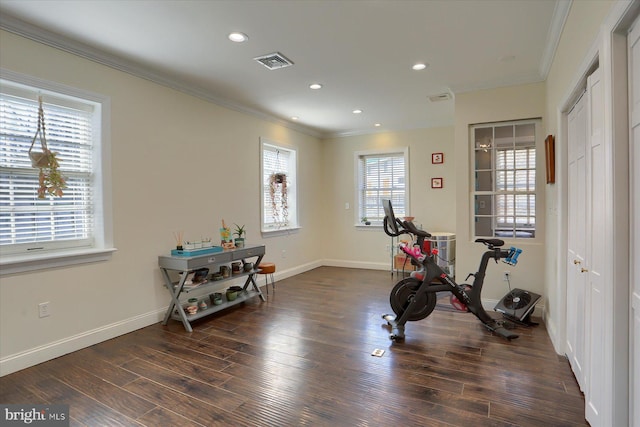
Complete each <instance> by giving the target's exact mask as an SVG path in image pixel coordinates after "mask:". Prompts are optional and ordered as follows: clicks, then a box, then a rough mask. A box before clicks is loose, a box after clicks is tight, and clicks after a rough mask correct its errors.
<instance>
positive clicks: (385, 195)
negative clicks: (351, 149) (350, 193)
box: [356, 148, 409, 225]
mask: <svg viewBox="0 0 640 427" xmlns="http://www.w3.org/2000/svg"><path fill="white" fill-rule="evenodd" d="M408 164H409V149H408V148H405V149H400V150H395V151H387V152H380V151H376V152H357V153H356V170H357V204H358V209H357V215H358V218H357V219H356V221H357V222H356V223H362V222H363V220H364V219H365V218H366V220H367V221H368V222H371V224H373V225H382V220H383V219H384V211H383V209H382V202H381V199H389V200H391V203H392V205H393V210H394V213H395V214H396V216H398V217H400V218H402V217H403V216H405V215H407V212H409V167H408Z"/></svg>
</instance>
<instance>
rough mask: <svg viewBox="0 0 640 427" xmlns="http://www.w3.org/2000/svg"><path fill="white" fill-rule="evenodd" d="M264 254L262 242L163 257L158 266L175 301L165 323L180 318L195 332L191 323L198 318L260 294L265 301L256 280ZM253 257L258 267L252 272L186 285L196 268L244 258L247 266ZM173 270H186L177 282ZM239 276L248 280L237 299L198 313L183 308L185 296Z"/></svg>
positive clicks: (187, 328) (228, 262)
mask: <svg viewBox="0 0 640 427" xmlns="http://www.w3.org/2000/svg"><path fill="white" fill-rule="evenodd" d="M264 254H265V246H264V245H259V246H246V247H244V248H242V249H232V250H225V251H222V252H216V253H209V254H204V255H196V256H173V255H172V256H159V257H158V265H159V266H160V270H161V271H162V277H163V278H164V281H165V286H166V288H167V289H168V290H169V293H170V294H171V302H170V303H169V308H168V309H167V313H166V314H165V315H164V320H163V321H162V324H163V325H166V324H167V322H168V321H169V319H174V320H179V321H181V322H182V324H183V325H184V328H185V329H186V330H187V331H188V332H192V331H193V329H192V328H191V322H193V321H194V320H196V319H200V318H201V317H204V316H207V315H209V314H212V313H215V312H217V311H220V310H224V309H225V308H228V307H231V306H233V305H236V304H240V303H241V302H244V301H246V300H247V299H249V298H252V297H254V296H256V295H257V296H260V299H261V300H262V301H266V298H265V297H264V295H263V294H262V291H261V290H260V287H259V286H258V284H257V283H256V281H255V275H256V274H257V273H258V272H259V271H260V270H258V265H259V264H260V261H262V257H264ZM251 258H256V260H255V261H253V266H254V267H253V269H252V270H251V271H244V270H242V272H241V273H240V274H234V275H232V276H230V277H228V278H224V279H222V280H209V281H208V282H206V283H203V284H201V285H199V286H196V287H194V288H185V281H186V280H187V276H188V275H189V273H190V272H192V271H194V270H197V269H199V268H204V267H206V268H209V269H210V270H211V269H212V268H215V267H216V266H220V265H225V264H230V263H231V262H233V261H242V264H243V265H244V263H245V260H247V259H251ZM248 262H251V261H248ZM171 271H174V272H181V273H182V274H181V275H180V279H179V280H178V281H177V282H175V281H173V280H172V279H171V276H170V274H169V273H170V272H171ZM210 273H211V271H210ZM238 277H246V280H245V282H244V287H243V288H242V291H240V292H238V296H237V297H236V299H235V300H233V301H226V300H225V301H224V302H223V303H222V304H220V305H213V304H210V305H209V306H208V307H207V308H206V309H204V310H198V311H197V312H196V313H194V314H188V313H186V312H185V310H184V307H183V305H184V304H185V301H184V300H183V301H182V302H180V297H181V296H183V297H184V295H187V296H188V294H189V293H190V292H198V293H201V292H202V290H203V289H206V288H213V287H214V286H216V285H219V284H220V283H221V282H224V281H228V280H233V279H237V278H238Z"/></svg>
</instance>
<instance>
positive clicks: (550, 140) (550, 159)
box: [544, 135, 556, 184]
mask: <svg viewBox="0 0 640 427" xmlns="http://www.w3.org/2000/svg"><path fill="white" fill-rule="evenodd" d="M544 154H545V160H546V166H547V184H554V183H555V182H556V139H555V138H554V136H553V135H549V136H547V139H545V140H544Z"/></svg>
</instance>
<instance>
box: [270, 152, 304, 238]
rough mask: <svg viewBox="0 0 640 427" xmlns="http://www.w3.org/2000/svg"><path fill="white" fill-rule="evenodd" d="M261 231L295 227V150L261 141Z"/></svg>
mask: <svg viewBox="0 0 640 427" xmlns="http://www.w3.org/2000/svg"><path fill="white" fill-rule="evenodd" d="M261 146H262V231H267V232H268V231H277V230H283V229H290V228H296V227H297V226H298V224H297V200H296V151H295V150H293V149H291V148H285V147H282V146H278V145H275V144H271V143H267V142H265V141H262V143H261Z"/></svg>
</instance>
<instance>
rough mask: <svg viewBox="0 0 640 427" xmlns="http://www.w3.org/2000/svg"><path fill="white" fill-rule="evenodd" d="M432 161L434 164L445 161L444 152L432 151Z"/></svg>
mask: <svg viewBox="0 0 640 427" xmlns="http://www.w3.org/2000/svg"><path fill="white" fill-rule="evenodd" d="M431 163H433V164H434V165H437V164H440V163H444V153H431Z"/></svg>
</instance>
